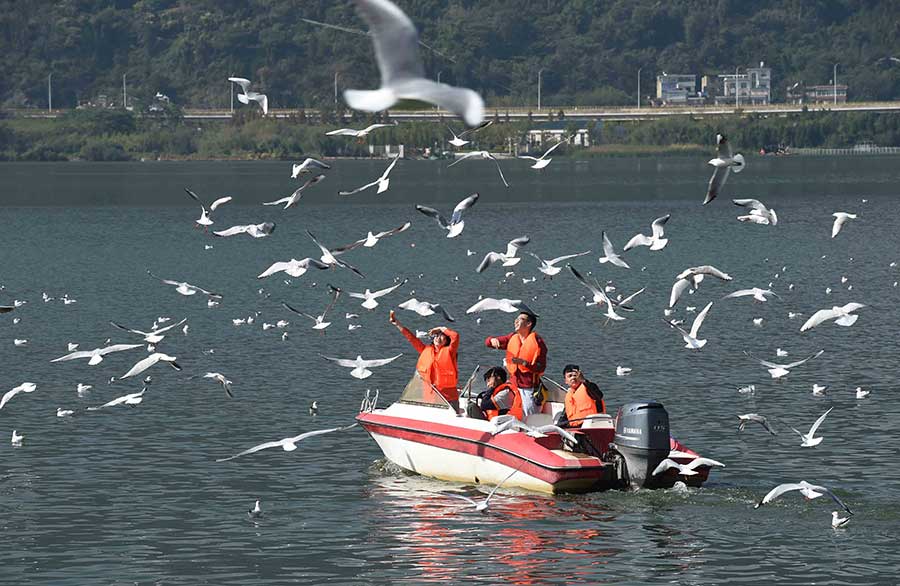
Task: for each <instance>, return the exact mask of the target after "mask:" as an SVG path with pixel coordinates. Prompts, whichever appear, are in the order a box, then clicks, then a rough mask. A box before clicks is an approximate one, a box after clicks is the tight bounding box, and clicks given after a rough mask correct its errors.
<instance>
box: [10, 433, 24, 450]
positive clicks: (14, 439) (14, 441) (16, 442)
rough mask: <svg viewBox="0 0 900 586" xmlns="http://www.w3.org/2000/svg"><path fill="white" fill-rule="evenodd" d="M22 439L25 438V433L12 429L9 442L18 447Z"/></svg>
mask: <svg viewBox="0 0 900 586" xmlns="http://www.w3.org/2000/svg"><path fill="white" fill-rule="evenodd" d="M23 439H25V435H24V434H21V433H19V432H18V431H16V430H15V429H14V430H13V432H12V439H11V440H10V443H12V445H13V446H15V447H17V448H18V447H20V446H21V445H22V440H23Z"/></svg>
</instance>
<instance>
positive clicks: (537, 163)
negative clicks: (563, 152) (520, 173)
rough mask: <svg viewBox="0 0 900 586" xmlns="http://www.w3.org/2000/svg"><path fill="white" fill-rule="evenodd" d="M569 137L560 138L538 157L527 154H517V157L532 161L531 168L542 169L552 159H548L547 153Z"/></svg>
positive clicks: (565, 141)
mask: <svg viewBox="0 0 900 586" xmlns="http://www.w3.org/2000/svg"><path fill="white" fill-rule="evenodd" d="M569 138H570V137H567V138H563V139H561V140H560V141H559V142H558V143H556V144H555V145H553V146H552V147H550V148H549V149H547V152H545V153H544V154H543V155H541V156H540V157H530V156H528V155H519V157H518V158H520V159H528V160H530V161H534V164H533V165H532V166H531V168H532V169H543V168H544V167H546V166H547V165H549V164H550V161H552V160H553V159H548V158H547V155H549V154H550V153H552V152H553V151H555V150H556V149H558V148H559V147H560V146H561V145H563V144H565V143H567V142H568V141H569Z"/></svg>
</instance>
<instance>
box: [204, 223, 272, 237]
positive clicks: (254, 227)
mask: <svg viewBox="0 0 900 586" xmlns="http://www.w3.org/2000/svg"><path fill="white" fill-rule="evenodd" d="M274 231H275V223H274V222H263V223H261V224H245V225H241V226H232V227H231V228H227V229H225V230H219V231H217V232H213V235H214V236H218V237H220V238H228V237H229V236H237V235H238V234H247V235H248V236H251V237H253V238H265V237H266V236H268V235H269V234H271V233H272V232H274Z"/></svg>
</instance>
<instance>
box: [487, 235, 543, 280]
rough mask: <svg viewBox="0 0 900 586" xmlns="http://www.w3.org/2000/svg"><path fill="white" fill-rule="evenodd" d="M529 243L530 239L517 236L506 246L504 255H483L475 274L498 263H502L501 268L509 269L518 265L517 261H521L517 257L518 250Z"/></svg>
mask: <svg viewBox="0 0 900 586" xmlns="http://www.w3.org/2000/svg"><path fill="white" fill-rule="evenodd" d="M529 242H531V239H530V238H529V237H528V236H519V237H518V238H513V239H512V240H510V241H509V242H508V243H507V244H506V252H505V253H504V252H489V253H487V254H486V255H484V258H483V259H482V261H481V264H479V265H478V268H476V269H475V272H478V273H481V272H484V270H485V269H486V268H488V267H489V266H491V265H492V264H494V263H495V262H498V261H501V262H502V263H503V266H505V267H511V266H514V265H517V264H519V261H521V260H522V259H521V257H519V249H520V248H522V247H523V246H525V245H526V244H528V243H529Z"/></svg>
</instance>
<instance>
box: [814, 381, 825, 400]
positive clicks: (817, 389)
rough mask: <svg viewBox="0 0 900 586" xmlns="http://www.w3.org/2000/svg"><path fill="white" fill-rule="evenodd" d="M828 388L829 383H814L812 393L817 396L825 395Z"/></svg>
mask: <svg viewBox="0 0 900 586" xmlns="http://www.w3.org/2000/svg"><path fill="white" fill-rule="evenodd" d="M827 389H828V385H818V384H813V386H812V394H813V395H815V396H817V397H822V396H824V395H825V391H826V390H827Z"/></svg>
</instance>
